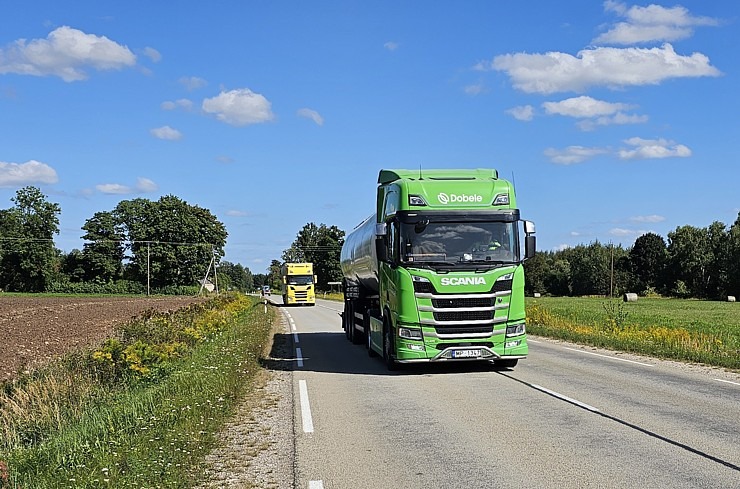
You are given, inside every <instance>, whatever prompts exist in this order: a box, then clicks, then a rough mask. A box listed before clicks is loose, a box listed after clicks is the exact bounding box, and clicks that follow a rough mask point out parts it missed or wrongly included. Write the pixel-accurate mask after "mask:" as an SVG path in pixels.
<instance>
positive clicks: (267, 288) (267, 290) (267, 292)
mask: <svg viewBox="0 0 740 489" xmlns="http://www.w3.org/2000/svg"><path fill="white" fill-rule="evenodd" d="M262 295H270V286H269V285H263V286H262Z"/></svg>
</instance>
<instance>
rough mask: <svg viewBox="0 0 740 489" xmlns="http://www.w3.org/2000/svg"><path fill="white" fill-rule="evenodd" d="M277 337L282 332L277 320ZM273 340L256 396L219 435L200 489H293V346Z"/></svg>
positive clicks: (285, 340)
mask: <svg viewBox="0 0 740 489" xmlns="http://www.w3.org/2000/svg"><path fill="white" fill-rule="evenodd" d="M277 323H278V324H276V328H275V329H276V331H275V332H285V331H286V328H287V321H286V320H285V316H284V315H283V314H279V321H277ZM288 338H289V337H288V335H287V334H280V335H277V336H275V341H274V343H273V344H272V345H271V348H270V353H269V355H268V356H267V358H266V359H265V361H264V369H263V370H262V371H261V372H260V373H259V375H258V377H257V379H255V382H256V384H255V390H254V392H253V394H252V395H250V396H249V397H248V398H247V399H245V400H244V402H243V403H242V404H241V405H240V406H239V407H238V408H237V412H236V414H235V416H234V418H233V419H232V420H231V421H230V422H229V423H227V424H226V426H225V427H224V429H223V430H222V431H221V433H220V434H219V440H220V443H219V446H218V447H217V448H216V449H214V450H213V451H212V452H211V453H210V454H208V455H207V456H206V459H205V474H206V482H204V483H202V484H201V485H199V486H197V488H198V489H215V488H219V489H221V488H229V489H235V488H239V489H241V488H260V489H293V488H294V487H295V476H294V464H295V443H294V440H295V436H294V433H295V431H294V430H295V423H294V417H293V372H292V361H291V360H290V359H291V358H292V345H291V343H290V340H289V339H288Z"/></svg>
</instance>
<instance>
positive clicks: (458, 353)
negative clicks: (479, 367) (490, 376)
mask: <svg viewBox="0 0 740 489" xmlns="http://www.w3.org/2000/svg"><path fill="white" fill-rule="evenodd" d="M479 356H480V350H452V358H478V357H479Z"/></svg>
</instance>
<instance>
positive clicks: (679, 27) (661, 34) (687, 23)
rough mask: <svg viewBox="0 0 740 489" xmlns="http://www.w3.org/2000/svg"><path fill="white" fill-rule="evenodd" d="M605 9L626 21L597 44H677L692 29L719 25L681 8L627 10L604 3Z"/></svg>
mask: <svg viewBox="0 0 740 489" xmlns="http://www.w3.org/2000/svg"><path fill="white" fill-rule="evenodd" d="M604 8H605V9H606V10H607V11H612V12H614V13H616V14H617V15H619V16H620V17H623V18H625V21H624V22H618V23H617V24H615V25H614V26H613V27H612V28H611V29H609V30H608V31H607V32H605V33H603V34H601V35H600V36H598V37H597V38H596V39H594V43H596V44H623V45H625V44H637V43H645V42H651V41H677V40H680V39H685V38H687V37H690V36H691V35H692V34H693V33H694V30H693V27H696V26H713V25H718V24H719V22H718V21H717V20H716V19H713V18H711V17H695V16H693V15H691V14H690V13H689V11H688V9H686V8H685V7H682V6H680V5H679V6H676V7H670V8H667V7H663V6H660V5H655V4H651V5H648V6H647V7H640V6H637V5H634V6H632V7H629V8H627V6H626V5H625V4H624V3H621V2H615V1H607V2H605V3H604Z"/></svg>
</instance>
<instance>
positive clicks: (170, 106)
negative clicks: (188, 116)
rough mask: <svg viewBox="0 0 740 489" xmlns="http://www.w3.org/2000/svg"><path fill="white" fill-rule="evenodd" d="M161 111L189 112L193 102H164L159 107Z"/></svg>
mask: <svg viewBox="0 0 740 489" xmlns="http://www.w3.org/2000/svg"><path fill="white" fill-rule="evenodd" d="M160 107H162V109H163V110H175V109H177V108H180V109H183V110H187V111H190V110H192V109H193V102H192V101H191V100H189V99H186V98H180V99H177V100H175V101H174V102H173V101H171V100H167V101H165V102H162V104H161V105H160Z"/></svg>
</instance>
